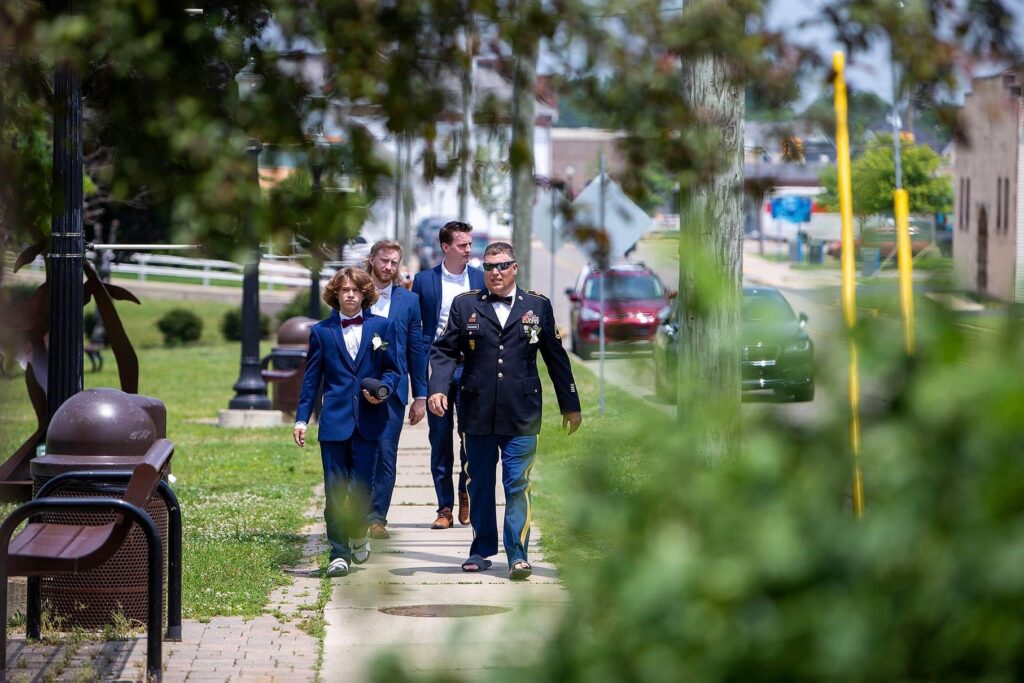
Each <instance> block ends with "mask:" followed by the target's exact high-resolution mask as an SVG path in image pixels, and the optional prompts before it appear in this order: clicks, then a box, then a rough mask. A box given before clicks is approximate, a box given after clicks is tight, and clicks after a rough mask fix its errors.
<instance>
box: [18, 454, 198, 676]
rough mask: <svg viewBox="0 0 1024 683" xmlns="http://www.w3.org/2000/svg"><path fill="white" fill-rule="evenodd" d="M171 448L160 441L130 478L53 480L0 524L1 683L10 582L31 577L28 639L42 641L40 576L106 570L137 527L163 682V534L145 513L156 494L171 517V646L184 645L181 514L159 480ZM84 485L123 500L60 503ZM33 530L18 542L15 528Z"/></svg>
mask: <svg viewBox="0 0 1024 683" xmlns="http://www.w3.org/2000/svg"><path fill="white" fill-rule="evenodd" d="M173 453H174V444H173V443H171V442H170V441H168V440H167V439H157V440H156V441H155V442H154V443H153V445H152V446H151V447H150V448H149V450H148V452H147V453H146V455H145V457H144V458H143V459H142V461H140V462H138V464H136V465H135V466H134V468H133V469H132V470H131V471H110V470H107V471H83V472H67V473H64V474H60V475H58V476H55V477H53V478H52V479H50V480H49V481H47V482H46V483H45V484H44V485H43V486H42V487H41V488H40V489H39V492H38V494H37V497H36V498H35V499H33V500H31V501H29V502H27V503H25V504H24V505H21V506H20V507H18V508H17V509H16V510H15V511H14V512H12V513H11V514H10V515H9V516H8V517H7V519H5V520H4V521H3V523H2V524H0V642H2V643H3V649H2V651H0V680H6V672H7V578H8V577H9V576H27V577H29V578H28V605H27V609H26V632H27V635H28V637H29V638H39V636H40V621H41V607H42V606H41V604H40V603H41V600H40V583H39V582H40V577H43V576H53V575H56V574H78V573H81V572H86V571H89V570H90V569H94V568H95V567H97V566H99V565H101V564H103V563H104V562H105V561H106V560H107V559H109V558H110V557H111V556H112V555H113V554H114V553H115V552H116V551H117V550H118V549H119V548H120V547H121V545H122V544H123V543H124V542H125V539H126V538H127V537H128V534H129V532H130V531H131V529H132V526H133V525H135V524H138V525H139V527H141V528H142V530H143V531H144V533H145V535H146V542H147V547H148V584H147V588H148V600H149V602H148V616H147V621H148V624H147V626H148V633H147V642H146V665H147V669H148V674H149V676H150V677H151V678H153V679H155V680H160V679H161V649H162V641H163V639H162V636H161V632H160V631H161V626H162V623H163V546H162V543H161V538H160V532H159V531H158V530H157V527H156V524H155V523H154V522H153V519H152V518H151V517H150V516H149V514H148V513H147V512H146V511H145V507H146V505H147V504H148V502H149V500H150V499H151V498H152V497H153V495H154V494H155V495H159V496H160V497H161V498H162V499H163V501H164V504H165V505H166V507H167V511H168V522H169V523H168V537H169V538H168V563H167V573H168V586H167V603H168V605H167V607H168V610H167V612H168V614H167V622H168V625H167V639H168V640H181V511H180V509H179V507H178V501H177V499H176V498H175V496H174V493H173V492H172V491H171V489H170V487H168V486H167V483H166V482H164V481H163V480H162V477H163V473H164V471H165V470H166V469H167V467H168V465H169V463H170V461H171V456H172V455H173ZM83 483H87V484H89V485H91V486H92V487H94V489H95V490H97V491H102V492H110V491H112V490H114V491H117V492H119V493H120V492H122V491H123V495H122V497H121V498H107V497H101V496H98V495H96V496H86V497H75V498H71V497H55V496H54V495H53V494H55V493H57V491H58V490H59V489H61V488H64V487H68V486H74V487H76V488H79V487H81V485H82V484H83ZM69 512H70V513H72V514H73V513H96V512H100V513H114V514H115V517H114V520H113V521H112V522H109V523H107V524H102V525H99V526H88V525H75V524H58V523H49V522H41V521H38V519H33V518H35V517H36V516H37V515H40V514H53V513H64V514H66V513H69ZM25 520H28V524H26V525H25V528H24V529H22V531H21V532H20V533H19V534H18V535H17V536H14V537H13V538H12V536H13V534H14V531H15V529H17V527H18V525H20V524H21V523H22V522H24V521H25Z"/></svg>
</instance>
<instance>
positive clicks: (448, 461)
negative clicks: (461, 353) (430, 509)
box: [427, 365, 466, 512]
mask: <svg viewBox="0 0 1024 683" xmlns="http://www.w3.org/2000/svg"><path fill="white" fill-rule="evenodd" d="M461 381H462V366H461V365H460V366H459V367H457V368H456V369H455V376H454V377H453V378H452V383H451V386H449V388H448V410H446V411H444V415H442V416H440V417H438V416H437V415H434V414H433V413H432V412H430V411H429V410H428V411H427V427H428V428H429V430H428V436H429V438H430V476H431V477H432V478H433V480H434V493H436V494H437V511H438V512H440V511H441V509H442V508H448V509H453V508H454V507H455V488H454V486H453V484H452V475H453V472H452V468H453V467H454V466H455V439H454V437H453V435H452V430H453V429H454V427H455V414H456V413H457V412H458V402H459V382H461ZM459 422H460V423H461V419H460V420H459ZM465 491H466V443H465V441H464V440H463V438H462V436H461V434H460V436H459V492H460V493H463V492H465Z"/></svg>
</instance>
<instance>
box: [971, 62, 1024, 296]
mask: <svg viewBox="0 0 1024 683" xmlns="http://www.w3.org/2000/svg"><path fill="white" fill-rule="evenodd" d="M1022 86H1024V65H1021V66H1017V67H1014V68H1012V69H1008V70H1007V71H1004V72H1002V73H999V74H997V75H995V76H991V77H988V78H977V79H974V81H973V82H972V83H971V92H970V93H968V95H967V98H966V100H965V103H964V107H963V109H962V110H961V112H960V125H961V129H962V130H964V131H965V133H966V136H967V139H966V140H965V141H963V142H959V143H958V144H957V148H956V161H955V162H954V169H955V179H954V182H955V186H954V193H955V198H954V215H953V262H954V272H955V275H956V278H957V282H958V284H959V285H960V286H962V287H964V288H965V289H968V290H971V291H976V292H978V293H981V294H985V295H988V296H991V297H994V298H997V299H1002V300H1004V301H1024V240H1021V239H1018V235H1021V234H1024V213H1022V209H1024V201H1022V200H1024V176H1022V174H1021V168H1022V166H1024V95H1022Z"/></svg>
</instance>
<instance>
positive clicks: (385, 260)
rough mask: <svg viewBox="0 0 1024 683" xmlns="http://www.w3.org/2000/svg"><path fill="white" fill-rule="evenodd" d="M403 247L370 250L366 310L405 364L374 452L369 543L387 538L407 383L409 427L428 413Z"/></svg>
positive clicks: (391, 244)
mask: <svg viewBox="0 0 1024 683" xmlns="http://www.w3.org/2000/svg"><path fill="white" fill-rule="evenodd" d="M401 263H402V245H401V243H400V242H396V241H395V240H380V241H378V242H376V243H375V244H374V245H373V246H372V247H371V248H370V258H369V261H368V262H367V271H368V272H369V273H370V278H371V279H372V280H373V285H374V287H376V288H377V302H376V303H374V304H373V305H372V306H371V307H370V312H372V313H373V314H374V315H376V316H380V317H382V318H387V319H388V320H390V321H391V323H392V326H393V327H394V331H395V339H396V341H397V344H396V345H395V348H394V352H395V356H396V357H397V358H400V359H401V360H403V361H404V362H405V366H406V368H407V369H408V372H407V373H403V374H402V378H401V379H400V380H399V382H398V391H396V392H395V393H394V394H392V395H391V397H390V398H388V401H387V404H388V426H387V427H386V428H385V430H384V434H383V435H382V436H381V438H380V444H379V446H378V447H377V469H376V471H375V472H374V475H373V494H372V496H371V500H370V514H369V517H368V518H367V520H368V521H369V523H370V538H390V537H391V534H390V532H389V531H388V530H387V523H388V522H387V519H388V508H390V507H391V495H392V493H393V492H394V490H395V474H396V470H397V465H398V439H399V437H400V436H401V434H402V421H403V420H404V418H405V406H406V404H407V403H408V402H409V401H408V399H409V379H410V378H411V379H412V405H411V406H409V424H410V425H415V424H418V423H419V422H420V420H422V419H423V417H424V416H425V415H426V412H427V346H428V344H427V342H426V341H425V340H424V339H423V332H422V328H421V326H420V299H419V297H418V296H416V295H415V294H413V293H412V292H410V291H409V290H407V289H405V288H404V287H402V286H401V284H400V283H401V281H402V280H401V274H400V273H399V266H400V265H401Z"/></svg>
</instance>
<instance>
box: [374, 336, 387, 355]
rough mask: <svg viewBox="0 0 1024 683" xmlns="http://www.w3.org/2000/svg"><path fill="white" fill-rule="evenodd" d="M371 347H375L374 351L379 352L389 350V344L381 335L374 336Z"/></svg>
mask: <svg viewBox="0 0 1024 683" xmlns="http://www.w3.org/2000/svg"><path fill="white" fill-rule="evenodd" d="M370 345H371V346H373V350H374V351H379V350H381V349H384V350H385V351H386V350H387V348H388V343H387V342H386V341H384V340H383V339H381V338H380V335H379V334H375V335H373V339H372V340H370Z"/></svg>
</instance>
